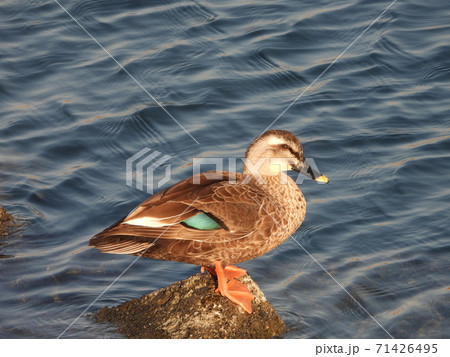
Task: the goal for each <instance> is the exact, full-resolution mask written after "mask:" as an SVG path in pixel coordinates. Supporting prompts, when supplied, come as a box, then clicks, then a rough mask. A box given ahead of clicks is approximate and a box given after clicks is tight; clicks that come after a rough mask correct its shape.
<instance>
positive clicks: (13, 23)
mask: <svg viewBox="0 0 450 357" xmlns="http://www.w3.org/2000/svg"><path fill="white" fill-rule="evenodd" d="M389 3H390V1H368V0H342V1H334V0H321V1H317V0H314V1H312V0H311V1H301V2H297V1H292V0H290V1H288V0H279V1H270V2H268V1H258V2H251V3H246V2H242V1H238V0H235V1H231V0H227V1H220V2H218V1H188V0H186V1H95V2H94V1H81V0H76V1H68V0H62V1H61V5H63V6H64V7H65V8H66V9H67V11H68V12H69V13H70V14H71V15H72V16H73V17H74V18H75V19H76V20H77V21H79V23H80V24H81V25H82V26H84V27H85V28H86V30H87V31H89V33H91V34H92V36H94V37H95V39H96V40H97V41H98V42H99V43H101V45H102V46H104V48H105V49H106V50H107V51H108V52H109V53H110V54H111V55H112V56H113V57H114V58H115V59H116V60H117V61H118V62H119V63H120V64H121V65H122V66H123V67H124V68H121V67H120V66H119V65H118V64H117V63H116V62H114V61H113V60H112V59H111V58H110V57H109V56H108V54H107V53H106V52H105V51H104V50H103V49H102V48H100V47H99V45H98V44H97V43H96V42H95V41H94V40H93V39H92V38H90V37H89V36H88V35H87V34H86V32H84V31H83V30H82V29H81V28H80V27H79V26H78V25H77V24H76V23H75V22H74V20H72V19H71V18H70V17H69V15H68V14H67V13H65V12H64V11H63V10H62V9H61V7H60V6H58V4H57V3H56V2H55V1H52V0H47V1H33V2H24V1H10V0H8V1H2V3H1V4H0V14H1V15H0V18H1V21H0V38H1V43H0V50H1V51H0V78H1V81H0V103H1V105H0V165H1V166H0V168H1V170H0V204H1V205H2V206H4V207H5V208H6V209H7V210H8V211H9V212H10V213H11V214H13V215H14V216H15V217H16V219H17V220H18V222H19V223H20V228H19V229H18V230H17V231H16V232H14V233H12V234H11V235H9V236H7V237H2V238H1V240H0V256H2V257H4V259H0V269H1V270H0V271H1V274H0V290H1V292H2V293H1V294H0V311H1V314H0V337H2V338H25V337H28V338H56V337H58V336H59V335H60V334H61V333H62V332H63V331H64V330H65V329H66V328H67V327H68V326H69V325H70V324H71V323H72V322H74V320H75V319H76V318H77V317H78V316H79V315H80V314H82V312H83V311H84V310H85V309H86V307H87V306H88V305H89V304H91V303H92V302H93V301H94V300H95V299H96V298H97V297H98V296H99V294H100V293H102V292H103V291H104V289H106V288H107V287H108V286H109V285H110V284H111V282H113V280H114V279H115V278H117V277H118V276H119V274H120V273H122V272H123V270H124V269H125V268H126V267H127V266H128V265H129V264H131V263H132V261H133V260H134V259H135V257H132V256H121V255H109V254H101V253H99V252H98V251H96V250H95V249H83V248H85V247H86V246H87V243H88V240H89V238H90V237H91V236H92V235H94V234H95V233H97V232H99V231H100V230H102V229H103V228H105V227H107V226H108V225H110V224H112V223H113V222H114V221H116V220H117V219H119V218H121V217H122V216H123V215H125V214H126V213H127V212H129V211H130V210H131V209H132V208H133V207H135V206H136V205H137V204H138V203H140V202H141V201H143V200H144V199H145V198H146V197H147V196H148V193H146V192H143V191H140V190H138V189H136V188H135V187H130V186H127V185H126V181H125V179H126V171H125V161H126V159H127V158H129V157H130V156H132V155H133V154H135V153H137V152H138V151H140V150H142V149H143V148H145V147H148V148H150V149H151V150H157V151H159V152H161V153H162V154H165V155H169V156H171V159H170V160H169V163H170V165H171V167H172V171H171V174H172V175H171V181H170V182H171V183H174V182H177V181H178V180H181V179H183V178H185V177H187V176H189V175H191V174H192V165H190V163H192V158H194V157H225V158H228V157H236V158H239V157H241V156H242V155H243V154H244V152H245V149H246V147H247V145H248V144H249V143H250V142H251V140H252V139H253V138H254V137H256V136H257V135H259V134H260V133H261V131H263V130H264V129H265V128H266V127H267V126H268V125H269V124H270V123H271V122H272V121H273V120H275V118H277V117H278V116H279V115H280V114H281V113H282V112H283V111H284V110H285V109H286V108H287V107H288V106H289V105H290V104H291V103H292V102H293V101H294V99H295V98H297V97H298V96H299V95H300V94H301V93H302V92H303V91H304V90H305V89H307V90H306V92H304V94H303V95H302V96H301V97H300V98H299V99H298V101H297V102H296V103H295V104H294V105H292V106H291V107H290V108H289V109H288V110H287V111H286V112H285V113H284V114H283V115H282V116H281V117H280V118H279V120H278V121H277V122H276V123H275V125H274V128H277V129H285V130H290V131H292V132H294V133H295V134H297V135H298V137H299V138H300V140H301V141H302V142H303V144H304V151H305V155H306V157H310V158H313V159H314V160H315V163H316V164H317V165H318V167H319V168H320V169H321V171H323V172H324V173H325V174H326V175H327V176H328V177H329V178H330V180H331V183H330V184H329V185H318V184H316V183H314V182H312V181H308V180H305V181H304V182H303V184H302V185H300V187H301V189H302V191H303V193H304V194H305V196H306V198H307V201H308V211H307V216H306V220H305V221H304V223H303V225H302V226H301V228H300V229H299V230H298V231H297V232H296V233H295V235H294V238H295V240H296V241H297V242H298V243H299V244H300V245H301V246H302V247H303V248H304V249H302V248H301V247H300V245H298V244H297V243H296V242H295V241H294V240H293V239H289V240H287V241H286V242H285V243H284V244H283V245H281V246H280V247H278V248H277V249H276V250H274V251H272V252H270V253H269V254H267V255H265V256H262V257H260V258H257V259H254V260H252V261H249V262H246V263H244V264H242V267H244V268H246V269H247V270H248V271H249V273H250V275H251V276H252V277H253V279H254V280H255V281H256V282H257V283H258V284H259V285H260V287H261V288H262V290H263V291H264V293H265V294H266V296H267V298H268V300H269V301H270V302H271V303H272V304H273V305H274V307H275V309H276V310H277V311H278V312H279V314H280V315H281V316H282V318H283V319H284V320H285V322H286V324H287V326H288V327H289V331H288V332H287V333H286V335H285V337H286V338H375V337H383V338H385V337H389V336H388V333H389V334H390V335H392V336H393V337H396V338H416V337H433V338H449V337H450V323H449V321H450V319H449V317H450V282H449V275H450V274H449V273H450V264H449V263H450V261H449V260H450V259H449V258H450V254H449V253H450V241H449V237H450V228H449V224H448V221H449V214H448V211H449V208H450V207H449V202H450V185H449V183H450V182H449V181H450V180H449V168H450V160H449V159H450V119H449V118H450V106H449V100H448V98H449V97H450V43H449V36H450V31H449V30H450V25H449V21H448V19H449V16H450V3H448V2H446V1H441V0H439V1H438V0H435V1H428V0H427V1H425V0H422V1H403V0H398V1H397V2H396V3H395V4H394V5H393V6H392V7H391V8H390V9H389V10H387V11H386V12H385V13H384V14H383V16H382V17H381V18H380V19H379V20H378V21H377V22H376V23H374V24H373V26H372V27H370V29H368V30H367V31H366V32H365V33H364V34H363V35H362V36H361V37H360V38H359V39H358V40H357V41H356V42H354V44H353V45H352V46H351V47H350V48H349V49H348V50H347V51H346V52H345V53H344V54H343V55H342V56H341V57H340V58H339V59H338V60H337V61H336V62H335V63H334V64H333V65H332V66H331V67H330V68H329V69H328V71H327V72H326V73H325V74H324V75H323V76H322V77H321V78H319V79H318V80H317V81H316V82H314V81H315V80H316V79H317V77H318V76H319V75H320V74H321V73H322V72H323V71H324V70H325V69H326V68H327V67H328V66H329V65H330V64H331V63H332V62H333V61H334V60H335V59H336V58H337V57H338V56H339V55H340V54H341V53H342V52H343V51H344V50H345V49H346V48H347V47H348V46H349V45H350V44H351V43H352V42H353V41H354V40H355V39H356V38H357V37H358V36H359V35H360V34H361V33H362V32H363V31H364V29H366V28H367V26H369V25H370V24H371V23H372V21H373V20H375V19H376V18H377V17H378V16H379V15H380V14H381V13H382V12H383V10H385V9H386V8H387V7H388V5H389ZM127 72H128V73H129V74H131V75H132V76H133V77H134V78H135V79H136V81H138V82H139V83H140V84H141V85H142V86H143V87H144V88H145V89H146V90H147V91H148V93H150V94H151V95H152V96H153V97H154V98H155V99H156V100H157V101H158V102H159V103H160V104H161V105H162V106H164V108H165V109H166V110H167V111H168V112H170V114H171V115H172V116H173V118H175V119H176V120H177V121H178V122H179V123H180V124H181V125H182V126H183V127H184V128H185V129H186V130H187V131H188V132H189V133H190V134H191V135H192V136H193V137H194V138H195V139H196V140H197V141H198V143H199V144H197V143H196V142H195V141H194V140H193V139H192V138H191V137H190V136H189V135H188V134H187V133H186V132H185V131H184V130H183V129H182V128H181V127H180V125H178V124H177V123H176V122H175V121H174V120H173V119H172V118H171V117H170V116H169V115H168V114H167V113H166V112H165V111H164V110H163V109H161V107H160V106H159V105H158V104H157V103H156V102H155V101H154V100H153V99H152V98H150V96H149V95H148V94H147V93H146V92H145V91H144V90H143V89H142V88H141V87H140V86H139V85H138V84H137V83H136V82H135V81H134V80H133V79H132V78H130V76H129V75H128V73H127ZM313 82H314V84H313V85H312V86H310V87H309V88H308V86H309V85H310V84H311V83H313ZM238 168H239V165H238ZM162 174H163V171H161V172H160V175H162ZM161 177H162V176H161ZM306 251H307V252H308V253H309V254H310V255H308V254H307V253H306ZM313 258H314V259H315V260H314V259H313ZM318 263H320V264H321V265H322V267H323V269H322V267H320V266H319V264H318ZM324 269H325V270H326V271H327V272H328V273H329V274H331V275H332V276H333V278H334V279H335V280H336V281H335V280H333V279H332V278H331V277H330V275H328V274H327V273H326V272H325V271H324ZM197 272H198V267H196V266H191V265H187V264H182V263H177V262H164V261H156V260H150V259H144V258H142V259H140V260H138V261H137V262H136V263H135V264H134V265H133V266H132V267H131V268H130V269H129V270H128V271H127V272H126V273H125V274H124V275H123V276H122V277H121V278H120V279H119V280H118V281H117V282H116V283H115V284H114V285H113V286H112V287H111V288H110V289H109V290H108V291H107V292H106V293H105V294H104V295H102V296H101V297H100V298H99V299H98V300H97V301H96V302H95V303H94V304H93V305H92V306H91V307H90V308H89V309H88V310H87V311H86V312H85V313H83V314H82V315H81V317H80V318H79V319H78V320H76V322H75V323H73V325H72V326H71V327H70V328H69V329H68V330H67V331H66V332H65V334H64V335H63V336H62V337H64V338H93V337H97V338H99V337H118V336H119V335H118V334H117V332H116V331H115V329H114V328H112V327H109V326H107V325H104V324H96V323H95V322H94V321H93V319H92V313H93V312H94V311H96V310H98V309H99V308H101V307H103V306H105V305H109V306H112V305H117V304H120V303H122V302H123V301H126V300H129V299H132V298H135V297H139V296H141V295H143V294H145V293H148V292H149V291H152V290H155V289H159V288H162V287H165V286H167V285H169V284H171V283H172V282H175V281H177V280H180V279H184V278H187V277H189V276H190V275H192V274H195V273H197ZM337 282H339V284H340V285H341V286H342V287H341V286H339V285H338V283H337ZM343 288H345V289H346V291H348V293H350V294H351V296H352V297H353V298H355V299H356V300H357V301H358V302H359V303H360V304H361V306H362V307H363V308H364V309H363V308H362V307H361V306H359V305H358V304H356V303H355V301H354V300H353V299H352V298H351V297H350V296H349V295H348V294H347V293H346V292H345V291H344V290H343ZM369 314H370V315H369ZM372 317H373V318H372ZM375 320H376V321H375ZM380 325H381V326H382V327H380ZM386 331H387V332H386Z"/></svg>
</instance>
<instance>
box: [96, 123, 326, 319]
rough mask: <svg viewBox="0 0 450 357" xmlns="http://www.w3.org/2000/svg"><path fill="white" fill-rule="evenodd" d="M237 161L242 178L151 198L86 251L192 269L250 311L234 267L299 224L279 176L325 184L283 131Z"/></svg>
mask: <svg viewBox="0 0 450 357" xmlns="http://www.w3.org/2000/svg"><path fill="white" fill-rule="evenodd" d="M243 163H244V165H243V172H242V173H240V172H229V171H207V172H202V173H198V174H196V175H193V176H191V177H188V178H186V179H184V180H182V181H180V182H178V183H176V184H174V185H173V186H170V187H168V188H166V189H164V190H162V191H160V192H158V193H156V194H154V195H153V196H151V197H149V198H148V199H147V200H145V201H144V202H142V203H141V204H140V205H138V206H137V207H136V208H135V209H133V210H132V211H131V212H130V213H129V214H128V215H126V216H125V217H124V218H122V219H120V220H119V221H118V222H116V223H114V224H113V225H111V226H110V227H109V228H106V229H105V230H103V231H102V232H100V233H98V234H96V235H95V236H93V237H92V238H91V239H90V241H89V245H90V246H93V247H95V248H97V249H99V250H100V251H101V252H103V253H110V254H131V255H135V256H142V257H147V258H153V259H160V260H170V261H178V262H183V263H188V264H194V265H199V266H200V267H201V271H202V272H204V271H205V269H206V270H207V271H209V272H211V273H212V274H215V275H216V276H217V286H218V287H217V289H216V292H219V293H220V294H221V295H222V296H225V297H226V298H228V299H229V300H230V301H232V302H233V303H235V304H237V305H238V306H240V307H241V308H242V309H243V310H244V311H245V312H247V313H251V312H252V307H251V304H252V301H253V299H254V297H253V295H252V294H251V293H250V291H249V290H248V289H247V287H246V286H245V285H244V284H242V283H241V282H239V281H238V280H236V278H239V277H241V276H243V275H246V274H247V272H246V270H244V269H242V268H239V267H237V266H235V264H238V263H242V262H245V261H248V260H251V259H254V258H257V257H259V256H261V255H263V254H265V253H267V252H269V251H271V250H273V249H275V248H276V247H277V246H279V245H280V244H281V243H283V242H284V241H285V240H286V239H287V238H288V237H290V236H291V235H292V234H294V232H295V231H296V230H297V229H298V228H299V227H300V225H301V224H302V222H303V220H304V219H305V214H306V200H305V197H304V196H303V193H302V192H301V190H300V188H299V187H298V185H297V184H296V182H295V181H294V180H293V179H292V178H291V177H290V176H288V174H287V171H289V170H294V171H297V172H299V173H302V174H304V175H305V176H308V177H309V178H311V179H313V180H315V181H317V182H319V183H328V182H329V180H328V178H327V177H326V176H325V175H323V174H321V173H319V172H318V171H317V170H316V169H315V168H313V167H312V166H311V165H310V164H309V163H308V162H307V161H306V160H305V157H304V154H303V147H302V144H301V143H300V141H299V139H298V138H297V136H296V135H295V134H293V133H292V132H289V131H286V130H275V129H273V130H268V131H265V132H264V133H263V134H261V135H260V136H258V137H257V138H256V139H254V140H253V142H252V143H251V144H250V146H249V147H248V148H247V150H246V153H245V158H244V160H243Z"/></svg>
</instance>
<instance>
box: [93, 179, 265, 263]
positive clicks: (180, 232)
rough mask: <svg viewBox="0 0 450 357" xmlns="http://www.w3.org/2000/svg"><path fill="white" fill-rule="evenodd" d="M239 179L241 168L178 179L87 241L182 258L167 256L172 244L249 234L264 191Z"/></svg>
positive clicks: (114, 249)
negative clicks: (230, 171)
mask: <svg viewBox="0 0 450 357" xmlns="http://www.w3.org/2000/svg"><path fill="white" fill-rule="evenodd" d="M233 175H235V176H233ZM230 179H236V181H235V183H233V181H230ZM242 179H243V177H242V175H241V174H239V173H238V174H236V173H229V172H226V171H212V172H206V173H202V174H199V175H196V176H193V177H190V178H187V179H185V180H183V181H180V182H179V183H177V184H175V185H173V186H171V187H169V188H167V189H165V190H163V191H161V192H160V193H158V194H155V195H154V196H152V197H150V198H148V199H147V200H146V201H144V202H143V203H142V204H140V205H139V206H138V207H136V208H135V209H134V210H133V211H132V212H131V213H130V214H128V215H127V216H126V217H125V218H123V219H121V220H120V221H118V222H116V223H115V224H113V225H112V226H111V227H109V228H107V229H105V230H104V231H102V232H100V233H98V234H97V235H95V236H94V237H92V238H91V240H90V242H89V245H91V246H94V247H96V248H98V249H100V250H101V251H102V252H105V253H113V254H134V255H141V254H143V255H144V256H149V257H153V256H154V254H156V253H155V250H157V251H158V254H157V256H156V257H157V258H158V259H165V258H167V259H168V260H183V259H181V258H179V257H178V258H176V257H175V258H173V257H171V255H170V250H171V249H172V248H173V247H174V246H177V249H178V250H181V251H183V249H188V248H187V247H186V246H187V245H189V246H190V247H192V246H193V245H199V244H200V245H202V244H203V246H209V247H211V245H213V246H214V245H217V244H223V243H230V242H232V241H235V240H241V239H243V238H246V237H249V236H251V235H252V234H253V233H254V232H255V231H256V230H257V226H258V222H259V221H260V220H259V218H260V215H261V209H260V205H259V204H257V203H256V202H255V200H256V201H257V202H261V201H262V200H263V197H264V195H263V193H262V192H259V191H258V190H257V189H255V188H254V187H253V186H251V185H247V184H242V183H241V181H242ZM156 245H157V248H158V249H154V248H156ZM152 247H154V248H152ZM183 247H184V248H183ZM164 250H166V251H167V252H168V254H167V256H164V254H163V251H164ZM161 255H162V256H163V257H162V258H161Z"/></svg>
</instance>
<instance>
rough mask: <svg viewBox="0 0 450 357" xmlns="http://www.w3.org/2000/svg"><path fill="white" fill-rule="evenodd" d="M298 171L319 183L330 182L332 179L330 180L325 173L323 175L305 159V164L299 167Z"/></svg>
mask: <svg viewBox="0 0 450 357" xmlns="http://www.w3.org/2000/svg"><path fill="white" fill-rule="evenodd" d="M296 171H298V172H300V173H301V174H302V175H305V176H307V177H309V178H311V179H313V180H314V181H316V182H318V183H328V182H329V181H330V180H328V177H326V176H325V175H323V174H321V173H320V172H319V171H317V170H316V169H315V168H314V167H312V165H311V164H310V163H309V162H307V161H304V162H303V165H302V166H301V167H299V168H298V169H297V170H296Z"/></svg>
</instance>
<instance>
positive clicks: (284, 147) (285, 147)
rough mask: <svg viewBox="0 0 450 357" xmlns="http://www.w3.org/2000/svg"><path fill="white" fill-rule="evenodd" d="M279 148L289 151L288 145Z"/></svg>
mask: <svg viewBox="0 0 450 357" xmlns="http://www.w3.org/2000/svg"><path fill="white" fill-rule="evenodd" d="M281 147H282V148H283V149H284V150H289V145H287V144H282V145H281Z"/></svg>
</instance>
